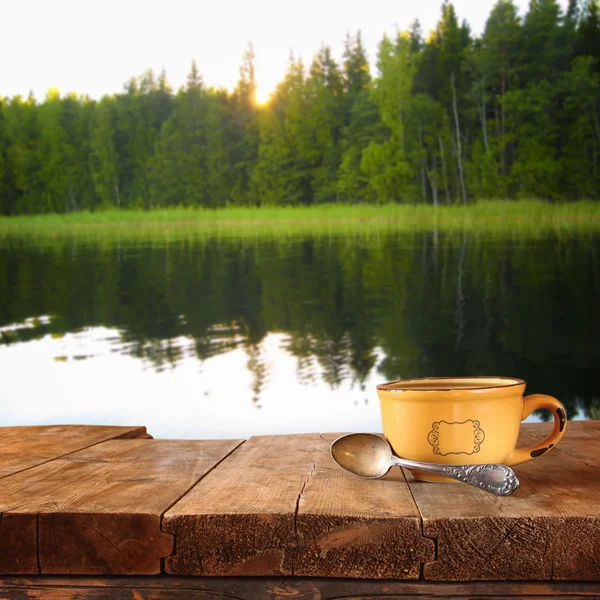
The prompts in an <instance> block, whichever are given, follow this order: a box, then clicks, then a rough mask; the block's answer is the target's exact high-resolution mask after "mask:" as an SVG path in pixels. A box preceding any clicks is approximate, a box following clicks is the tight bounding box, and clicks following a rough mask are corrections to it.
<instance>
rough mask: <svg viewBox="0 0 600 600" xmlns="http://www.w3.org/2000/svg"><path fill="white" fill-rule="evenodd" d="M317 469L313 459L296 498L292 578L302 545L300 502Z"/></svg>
mask: <svg viewBox="0 0 600 600" xmlns="http://www.w3.org/2000/svg"><path fill="white" fill-rule="evenodd" d="M319 436H321V434H319ZM321 439H323V438H322V437H321ZM316 469H317V462H316V460H315V459H313V461H312V468H311V470H310V471H309V473H308V476H307V477H306V480H305V481H304V484H303V485H302V489H301V490H300V493H299V494H298V498H296V509H295V511H294V543H293V544H292V558H291V563H292V564H291V571H292V576H293V575H294V568H295V566H296V565H295V558H296V547H297V546H298V544H299V543H300V536H299V535H298V512H299V511H300V500H301V499H302V495H303V494H304V490H305V489H306V485H307V483H308V482H309V481H310V480H311V478H312V476H313V474H314V472H315V471H316Z"/></svg>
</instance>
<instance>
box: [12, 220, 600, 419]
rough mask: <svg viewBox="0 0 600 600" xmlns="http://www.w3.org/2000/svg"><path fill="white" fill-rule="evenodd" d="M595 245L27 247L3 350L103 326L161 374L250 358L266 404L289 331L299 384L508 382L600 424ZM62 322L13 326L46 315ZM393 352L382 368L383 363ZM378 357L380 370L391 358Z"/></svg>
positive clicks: (464, 238)
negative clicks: (273, 357)
mask: <svg viewBox="0 0 600 600" xmlns="http://www.w3.org/2000/svg"><path fill="white" fill-rule="evenodd" d="M599 246H600V239H599V238H598V236H595V237H589V236H588V237H580V238H577V237H569V236H564V235H563V236H561V237H557V236H547V237H541V238H540V239H537V240H519V239H518V238H516V237H515V236H514V235H513V236H512V237H510V238H509V237H506V238H502V239H500V238H499V239H496V240H494V239H485V238H484V237H483V236H479V235H477V234H475V235H473V234H468V235H467V234H466V233H463V232H457V233H439V232H437V231H434V232H432V233H431V234H414V235H405V234H402V235H388V236H378V237H373V238H358V239H357V238H352V237H346V238H344V237H339V238H337V237H332V238H315V239H312V238H309V239H304V240H298V241H295V240H279V241H278V240H262V241H248V240H244V241H243V242H236V241H223V240H208V241H206V242H191V241H185V242H180V243H176V244H172V245H171V246H169V248H168V250H167V249H166V248H161V247H152V246H148V247H139V248H126V247H122V246H121V247H120V248H115V247H108V248H101V247H99V246H94V245H89V246H87V245H79V246H76V247H75V246H71V245H69V244H68V243H66V242H61V243H58V244H57V246H56V247H54V248H52V249H47V250H44V251H41V250H36V249H35V248H32V247H31V246H26V245H19V244H18V243H16V242H14V243H13V244H12V245H10V246H6V247H5V248H3V250H2V253H3V260H2V261H0V296H1V297H2V298H3V302H1V303H0V343H3V344H11V343H16V342H23V341H28V340H31V339H36V338H39V337H42V336H44V335H46V334H53V335H61V334H63V333H65V332H74V331H79V330H81V329H82V328H84V327H94V326H105V327H109V328H116V329H118V330H119V331H120V332H121V334H120V335H121V338H120V340H119V341H118V346H117V347H118V351H122V352H126V353H127V354H130V355H133V356H137V357H140V358H143V359H144V360H146V361H148V362H149V363H150V364H152V365H154V367H155V368H157V369H164V368H167V367H169V366H174V365H176V364H177V363H178V362H179V361H181V360H182V359H183V358H184V357H187V356H188V355H189V354H190V353H193V354H194V355H195V356H196V357H197V358H199V359H200V360H201V361H204V360H207V359H208V358H210V357H212V356H216V355H219V354H223V353H226V352H228V351H231V350H233V349H236V348H243V350H244V352H245V353H246V355H247V367H248V369H249V371H250V372H251V373H252V378H253V383H252V393H253V399H254V402H255V403H257V404H258V403H259V401H260V395H261V392H262V390H263V389H264V387H265V385H267V383H268V376H269V368H268V365H267V363H266V359H265V354H264V348H263V340H264V339H265V336H266V334H267V333H268V332H273V331H277V332H282V333H284V334H285V335H286V338H285V342H284V344H283V348H284V350H285V351H286V352H288V353H289V354H291V355H292V356H294V357H296V359H297V375H298V381H299V382H301V383H304V384H313V383H316V382H317V381H320V380H322V381H324V382H325V383H326V384H327V385H329V386H331V387H333V388H335V387H337V386H339V385H340V384H341V383H342V382H346V381H351V382H353V383H354V384H355V385H357V386H359V387H361V386H362V387H364V385H365V382H366V381H367V380H368V378H369V377H370V375H371V374H372V373H373V371H374V369H375V368H376V369H377V373H379V375H380V376H381V378H382V379H398V378H402V377H419V376H433V375H468V374H471V375H472V374H504V375H512V376H516V377H523V378H524V379H526V380H528V383H529V386H528V392H546V393H551V394H555V395H557V396H559V397H561V398H562V399H563V400H565V401H566V403H567V404H568V407H569V410H570V411H571V412H574V411H575V409H576V406H577V405H578V402H579V401H578V400H577V397H581V398H584V399H585V408H584V411H587V413H588V414H589V415H592V414H594V415H595V414H597V411H598V404H599V402H598V390H599V389H600V380H599V377H600V375H599V374H597V373H596V370H595V369H594V366H595V365H596V364H597V363H598V362H599V359H600V354H599V352H600V350H599V349H598V346H597V344H596V340H597V339H598V337H599V336H600V319H599V318H598V316H597V306H598V305H600V274H599V270H600V266H599V265H598V261H597V258H596V256H597V251H598V247H599ZM41 314H44V315H52V319H51V320H50V321H49V322H43V323H39V324H38V325H37V326H35V327H31V326H30V325H27V326H25V325H24V326H22V327H18V326H17V327H13V328H11V329H10V330H9V329H7V328H6V327H3V325H8V324H10V323H19V322H22V321H23V320H24V319H26V318H27V317H31V316H33V315H41ZM378 356H379V357H381V360H379V359H378ZM378 360H379V362H378Z"/></svg>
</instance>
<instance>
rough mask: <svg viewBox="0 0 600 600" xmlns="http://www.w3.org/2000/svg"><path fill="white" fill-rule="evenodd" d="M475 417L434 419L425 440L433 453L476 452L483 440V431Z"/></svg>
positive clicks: (441, 454) (443, 454) (442, 454)
mask: <svg viewBox="0 0 600 600" xmlns="http://www.w3.org/2000/svg"><path fill="white" fill-rule="evenodd" d="M480 425H481V424H480V423H479V421H477V420H475V419H467V420H466V421H452V422H448V421H435V422H434V423H432V424H431V431H430V432H429V434H428V435H427V441H428V442H429V444H430V445H431V446H432V447H433V453H434V454H439V455H440V456H447V455H448V454H476V453H477V452H479V450H480V446H481V444H482V443H483V441H484V440H485V432H484V431H483V429H481V426H480Z"/></svg>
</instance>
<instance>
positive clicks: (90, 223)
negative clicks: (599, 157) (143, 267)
mask: <svg viewBox="0 0 600 600" xmlns="http://www.w3.org/2000/svg"><path fill="white" fill-rule="evenodd" d="M436 229H437V230H440V231H457V230H468V231H481V232H499V233H500V232H503V233H510V232H512V231H514V232H519V233H523V234H526V233H528V234H534V233H541V232H544V231H547V230H558V231H566V232H567V231H594V230H598V231H600V202H571V203H561V204H548V203H545V202H541V201H519V202H514V201H505V200H497V201H481V202H478V203H476V204H473V205H472V206H468V207H465V206H451V207H446V206H442V207H439V208H434V207H432V206H427V205H385V206H373V205H320V206H312V207H294V208H286V207H274V208H269V207H265V208H226V209H219V210H207V209H186V208H172V209H160V210H158V209H157V210H152V211H139V210H137V211H129V210H120V211H105V212H94V213H89V212H79V213H71V214H66V215H39V216H17V217H0V237H5V236H18V237H35V238H41V237H44V238H45V237H49V238H53V237H63V236H69V237H70V236H76V237H79V236H82V237H84V238H87V237H91V238H95V237H99V238H104V237H118V238H123V239H127V238H140V237H141V238H145V237H148V238H156V237H159V238H169V239H171V238H177V237H183V236H189V235H194V234H198V235H218V236H219V235H226V236H238V235H242V236H248V235H249V236H262V235H293V234H310V233H313V234H354V235H357V234H358V235H360V234H361V233H379V232H385V231H395V230H399V231H402V230H404V231H424V230H436Z"/></svg>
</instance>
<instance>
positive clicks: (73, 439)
mask: <svg viewBox="0 0 600 600" xmlns="http://www.w3.org/2000/svg"><path fill="white" fill-rule="evenodd" d="M150 437H151V436H149V435H148V434H147V433H146V428H145V427H121V426H104V425H45V426H19V427H0V478H2V477H6V476H8V475H12V474H13V473H17V472H19V471H23V470H25V469H30V468H31V467H35V466H36V465H40V464H43V463H45V462H48V461H49V460H53V459H55V458H58V457H59V456H64V455H65V454H70V453H71V452H76V451H77V450H82V449H83V448H88V447H89V446H93V445H94V444H99V443H100V442H105V441H107V440H113V439H134V438H150Z"/></svg>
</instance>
